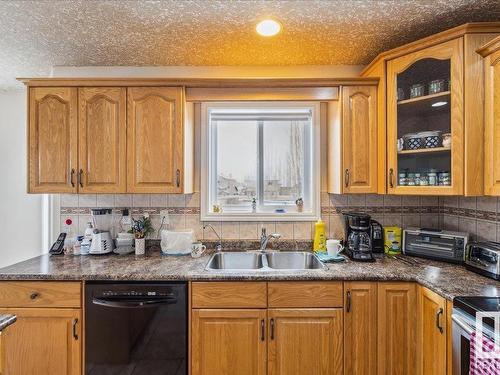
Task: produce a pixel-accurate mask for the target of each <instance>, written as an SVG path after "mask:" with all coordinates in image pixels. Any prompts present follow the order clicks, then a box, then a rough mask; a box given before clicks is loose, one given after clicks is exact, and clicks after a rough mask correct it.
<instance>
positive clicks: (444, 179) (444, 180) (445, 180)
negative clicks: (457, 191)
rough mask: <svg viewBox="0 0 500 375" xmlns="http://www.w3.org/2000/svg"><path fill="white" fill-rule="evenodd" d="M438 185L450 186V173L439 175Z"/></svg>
mask: <svg viewBox="0 0 500 375" xmlns="http://www.w3.org/2000/svg"><path fill="white" fill-rule="evenodd" d="M438 179H439V185H440V186H451V176H450V172H441V173H439V177H438Z"/></svg>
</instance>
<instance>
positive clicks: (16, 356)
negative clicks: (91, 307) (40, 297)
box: [0, 308, 82, 375]
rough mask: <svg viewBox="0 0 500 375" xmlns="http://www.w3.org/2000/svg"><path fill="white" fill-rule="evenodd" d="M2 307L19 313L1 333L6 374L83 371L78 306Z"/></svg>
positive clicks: (66, 374)
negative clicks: (75, 307)
mask: <svg viewBox="0 0 500 375" xmlns="http://www.w3.org/2000/svg"><path fill="white" fill-rule="evenodd" d="M0 310H1V311H2V312H6V313H9V314H15V315H16V316H17V321H16V323H14V324H13V325H12V326H11V327H9V328H8V329H7V330H6V331H5V335H3V337H2V345H3V346H4V349H3V355H4V358H3V359H2V362H3V363H4V371H5V374H9V375H39V374H51V375H79V374H81V368H82V365H81V361H82V357H81V340H80V336H81V333H80V327H81V325H80V324H79V322H81V316H80V310H79V309H52V308H50V309H45V308H43V309H38V308H37V309H32V308H26V309H15V308H14V309H0Z"/></svg>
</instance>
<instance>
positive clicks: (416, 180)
mask: <svg viewBox="0 0 500 375" xmlns="http://www.w3.org/2000/svg"><path fill="white" fill-rule="evenodd" d="M415 185H416V186H420V173H415Z"/></svg>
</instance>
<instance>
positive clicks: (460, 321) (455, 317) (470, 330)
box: [451, 314, 474, 335]
mask: <svg viewBox="0 0 500 375" xmlns="http://www.w3.org/2000/svg"><path fill="white" fill-rule="evenodd" d="M451 320H453V321H454V322H455V323H457V325H458V326H459V327H460V328H462V329H463V330H464V331H465V332H467V334H468V335H472V333H473V332H474V328H473V327H471V326H470V325H469V324H467V323H466V322H465V321H464V319H463V318H461V317H460V316H459V315H457V314H451Z"/></svg>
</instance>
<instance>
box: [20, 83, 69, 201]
mask: <svg viewBox="0 0 500 375" xmlns="http://www.w3.org/2000/svg"><path fill="white" fill-rule="evenodd" d="M29 90H30V91H29V127H28V140H29V142H28V143H29V145H28V147H29V157H28V177H29V182H28V192H29V193H76V190H77V188H76V168H77V161H78V159H77V154H78V152H77V151H78V150H77V133H78V128H77V89H76V88H60V87H37V88H30V89H29Z"/></svg>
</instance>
